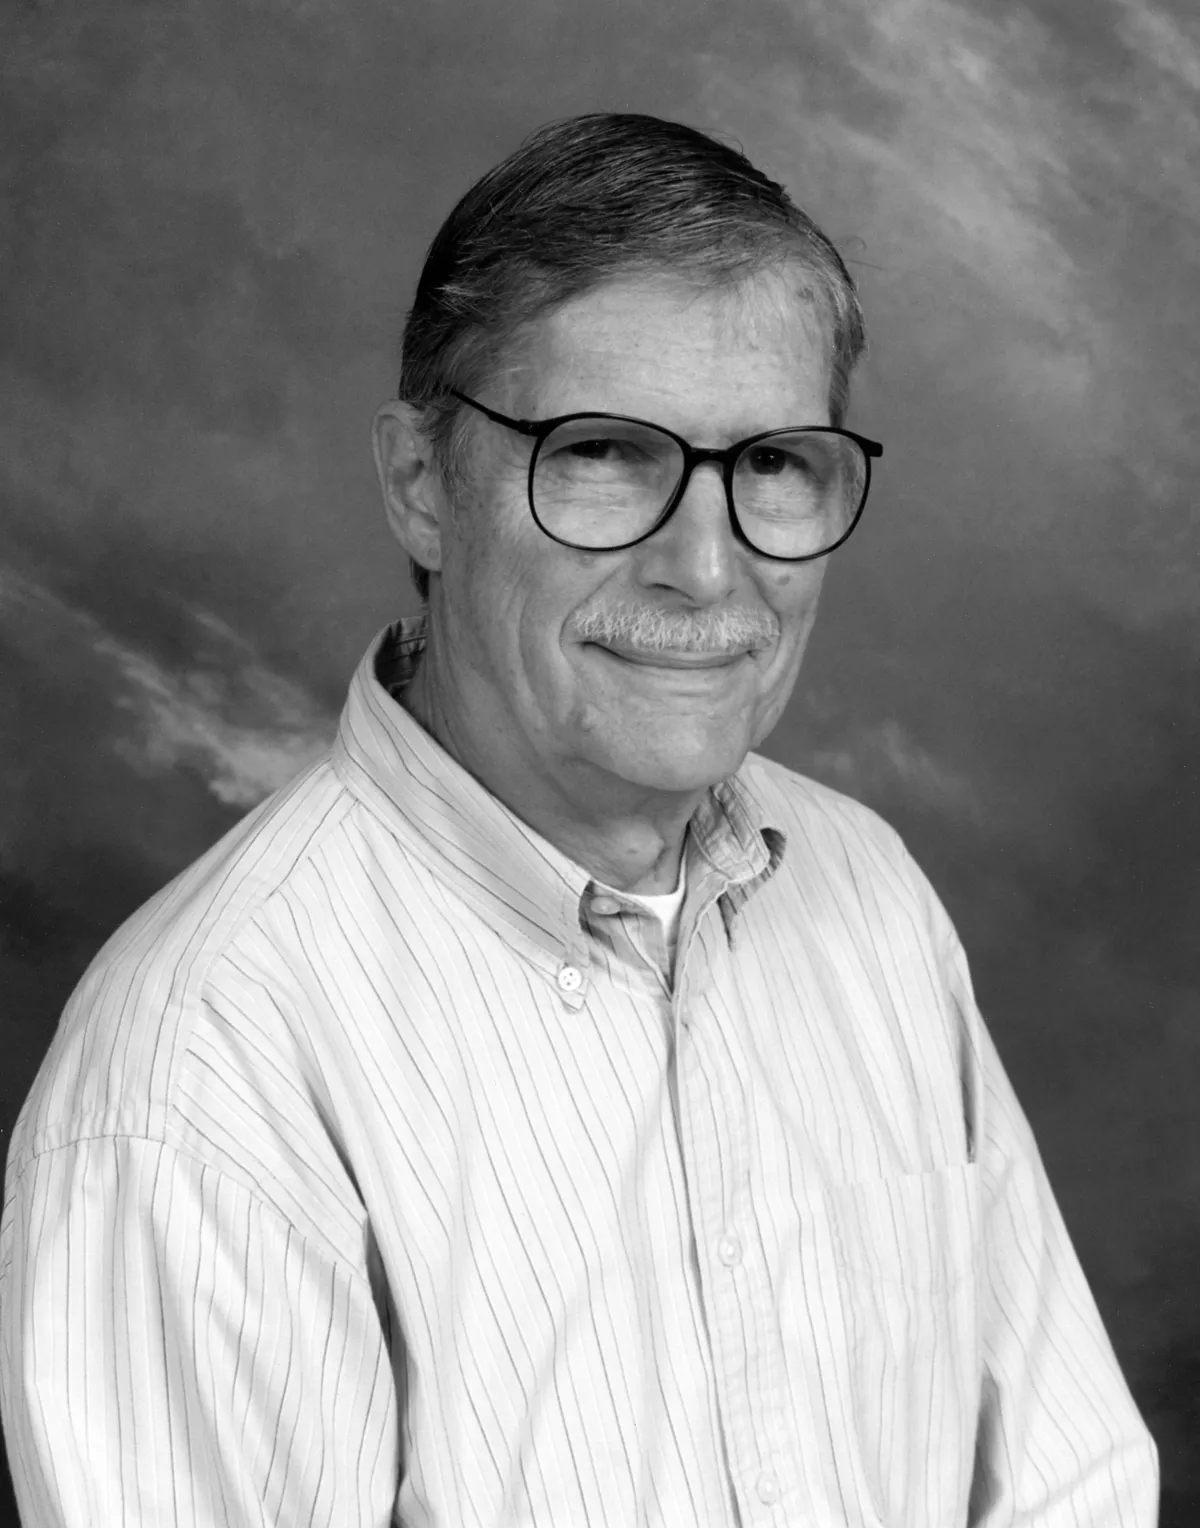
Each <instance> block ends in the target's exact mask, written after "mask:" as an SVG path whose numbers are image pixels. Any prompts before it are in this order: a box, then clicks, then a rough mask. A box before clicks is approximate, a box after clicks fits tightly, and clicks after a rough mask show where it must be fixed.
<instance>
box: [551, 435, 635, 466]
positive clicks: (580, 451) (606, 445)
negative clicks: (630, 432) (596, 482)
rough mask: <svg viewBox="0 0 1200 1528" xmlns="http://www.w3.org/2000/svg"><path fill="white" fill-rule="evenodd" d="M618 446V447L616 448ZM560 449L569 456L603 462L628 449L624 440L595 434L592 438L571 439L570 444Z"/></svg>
mask: <svg viewBox="0 0 1200 1528" xmlns="http://www.w3.org/2000/svg"><path fill="white" fill-rule="evenodd" d="M618 448H620V449H618ZM560 449H562V450H565V451H567V452H569V454H570V455H571V456H578V457H581V458H582V459H583V460H584V461H589V462H605V461H611V460H613V459H614V458H616V457H617V456H619V455H621V454H622V452H623V451H627V450H628V444H627V442H625V441H616V440H612V439H611V438H605V437H603V436H596V437H595V438H594V439H592V440H573V441H572V442H571V444H570V445H568V446H563V447H561V448H560Z"/></svg>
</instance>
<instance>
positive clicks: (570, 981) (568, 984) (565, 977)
mask: <svg viewBox="0 0 1200 1528" xmlns="http://www.w3.org/2000/svg"><path fill="white" fill-rule="evenodd" d="M558 986H559V990H560V991H561V992H578V991H579V989H580V987H582V986H583V973H582V972H581V971H580V969H579V967H578V966H559V968H558Z"/></svg>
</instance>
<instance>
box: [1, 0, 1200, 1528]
mask: <svg viewBox="0 0 1200 1528" xmlns="http://www.w3.org/2000/svg"><path fill="white" fill-rule="evenodd" d="M595 109H622V110H642V111H650V112H654V113H656V114H658V115H663V116H670V117H677V118H680V119H682V120H684V121H687V122H690V123H692V124H694V125H695V126H698V127H701V128H703V129H706V130H708V131H711V132H715V133H718V134H720V135H724V136H727V137H729V138H731V139H734V140H736V141H738V142H739V143H741V145H742V146H743V147H744V148H745V150H746V151H747V153H748V154H749V155H750V157H751V158H752V159H754V160H755V161H756V162H757V163H759V164H761V165H762V166H763V167H764V168H765V169H766V170H768V171H769V172H770V173H772V174H773V175H775V176H776V177H777V178H779V179H781V180H783V181H784V182H785V183H786V184H787V185H788V187H789V188H790V189H791V191H792V192H793V194H794V195H795V196H796V198H797V199H798V200H799V201H800V202H801V203H802V204H803V205H804V206H805V207H806V208H807V209H808V210H809V211H810V212H811V213H812V214H813V215H814V216H815V217H816V218H817V220H818V221H819V222H820V223H821V224H822V226H823V227H824V228H825V229H826V231H827V232H828V233H829V234H830V235H831V236H832V237H833V238H834V239H835V241H836V242H837V243H838V244H839V246H840V247H841V248H842V250H843V252H844V253H845V254H846V256H847V258H848V260H849V261H850V263H851V266H852V269H853V270H854V271H855V273H856V275H857V277H858V278H859V281H860V285H861V289H862V294H863V298H864V302H865V305H866V308H867V314H868V320H869V324H870V335H871V351H870V355H869V358H868V360H867V362H866V363H865V365H864V367H863V369H862V371H861V373H860V376H859V379H858V384H857V387H856V392H855V401H854V408H853V411H852V417H851V423H852V424H853V425H854V426H855V427H856V428H858V429H860V430H862V431H863V432H864V433H866V434H869V435H872V436H874V437H875V438H877V439H879V440H882V441H884V442H885V444H886V448H887V450H886V455H885V457H884V459H883V462H882V463H881V464H880V470H879V472H878V474H877V477H876V482H875V487H874V489H873V497H872V502H871V504H870V505H869V506H868V510H867V513H866V515H865V517H864V520H863V523H862V525H861V526H860V528H859V530H858V531H857V532H856V534H855V537H854V539H853V541H852V542H851V543H850V544H849V545H848V546H847V548H846V549H845V550H844V551H843V552H841V553H839V554H837V557H836V559H835V566H834V567H833V568H832V569H831V573H830V577H829V579H828V581H827V584H826V592H825V597H824V602H823V608H822V614H821V618H820V620H819V621H818V625H817V630H816V634H815V636H814V639H813V642H812V645H811V647H810V651H809V657H808V659H807V662H806V668H805V671H804V673H803V675H802V676H801V682H800V685H799V687H798V690H797V693H796V697H795V699H794V700H793V702H792V705H791V707H790V709H789V711H788V712H787V714H786V716H785V718H784V720H783V722H782V723H781V724H780V726H779V728H778V730H777V732H776V733H775V735H774V736H773V738H772V739H771V742H770V744H769V745H768V750H767V751H768V752H770V753H771V754H773V755H774V756H775V757H777V758H779V759H782V760H783V761H784V762H786V763H787V764H789V765H792V766H793V767H795V768H798V769H801V770H805V771H808V772H811V773H812V774H815V775H817V776H819V777H820V778H822V779H824V780H827V781H829V782H830V783H832V784H834V785H836V786H839V787H840V788H842V789H844V790H846V791H848V792H849V793H850V794H852V795H855V796H858V797H860V798H861V799H863V800H865V801H867V802H868V803H869V804H871V805H872V806H874V807H876V808H877V809H878V810H880V811H881V812H882V813H883V814H884V815H885V816H886V817H887V818H888V819H889V820H890V821H891V822H892V823H893V824H894V825H895V826H896V827H898V828H899V829H900V830H901V832H902V833H903V834H904V836H905V838H906V839H907V841H908V843H909V845H910V847H911V848H912V849H913V851H914V852H915V854H916V855H917V858H918V859H919V860H920V862H921V863H922V865H923V866H924V867H925V869H926V870H927V871H928V873H929V874H930V876H931V877H932V879H933V881H934V883H935V885H936V886H937V887H938V888H939V890H940V892H941V893H942V895H943V897H944V899H945V901H946V903H947V905H948V906H949V908H950V911H951V913H952V915H953V916H954V918H955V920H956V922H957V924H958V926H959V929H960V931H961V933H962V935H963V938H964V942H965V943H966V946H967V949H968V952H969V953H970V955H971V958H972V964H973V970H974V974H975V979H976V985H977V989H978V992H979V995H980V999H981V1002H982V1005H983V1007H984V1010H985V1013H986V1014H987V1016H988V1019H989V1022H990V1024H991V1027H992V1029H993V1031H994V1033H995V1036H996V1039H997V1042H998V1044H999V1047H1000V1050H1001V1052H1002V1054H1003V1056H1004V1058H1005V1061H1006V1063H1007V1065H1008V1067H1009V1069H1010V1071H1011V1073H1012V1075H1013V1078H1014V1081H1015V1082H1016V1085H1017V1087H1018V1090H1019V1092H1020V1095H1021V1097H1022V1100H1023V1102H1024V1104H1025V1106H1026V1109H1027V1111H1028V1113H1029V1114H1030V1116H1031V1118H1032V1120H1033V1123H1034V1126H1035V1129H1036V1130H1037V1133H1038V1137H1039V1140H1040V1142H1041V1145H1042V1149H1043V1154H1044V1156H1045V1158H1046V1161H1047V1165H1048V1167H1049V1170H1050V1173H1051V1177H1052V1179H1053V1181H1054V1183H1055V1186H1056V1188H1057V1190H1058V1194H1059V1198H1060V1200H1061V1202H1062V1205H1063V1209H1064V1212H1065V1214H1066V1217H1067V1220H1068V1222H1069V1224H1070V1226H1071V1229H1072V1232H1073V1234H1074V1237H1075V1240H1076V1243H1077V1246H1078V1249H1079V1252H1080V1255H1081V1257H1082V1259H1083V1262H1084V1265H1085V1267H1086V1269H1087V1272H1088V1274H1089V1277H1090V1279H1091V1281H1092V1284H1093V1287H1094V1289H1095V1291H1096V1294H1097V1298H1098V1300H1099V1302H1100V1304H1101V1307H1102V1309H1103V1312H1104V1315H1105V1318H1106V1320H1107V1322H1108V1325H1109V1329H1110V1331H1111V1333H1112V1336H1113V1340H1114V1342H1115V1344H1116V1346H1117V1349H1118V1352H1119V1354H1120V1357H1121V1360H1122V1362H1123V1364H1124V1366H1125V1369H1126V1372H1127V1374H1128V1376H1129V1379H1130V1382H1131V1384H1132V1385H1133V1387H1134V1390H1135V1393H1136V1394H1137V1396H1138V1399H1139V1401H1140V1403H1141V1405H1142V1407H1143V1409H1144V1410H1145V1412H1146V1414H1147V1416H1148V1417H1149V1419H1150V1421H1151V1424H1152V1426H1153V1428H1154V1431H1155V1433H1156V1436H1157V1438H1158V1441H1159V1445H1160V1449H1161V1451H1162V1457H1163V1469H1164V1481H1165V1485H1166V1488H1167V1494H1166V1497H1165V1504H1164V1514H1163V1528H1183V1525H1192V1524H1194V1523H1195V1522H1198V1521H1200V1515H1198V1513H1200V1299H1198V1293H1197V1291H1198V1288H1200V1112H1198V1110H1197V1107H1196V1102H1195V1097H1196V1090H1197V1078H1198V1075H1200V997H1198V976H1200V945H1198V939H1197V930H1198V927H1200V855H1198V849H1200V831H1198V830H1200V790H1198V788H1197V765H1196V759H1197V755H1198V752H1200V701H1198V699H1197V685H1196V674H1197V666H1198V663H1200V611H1198V601H1197V596H1196V585H1197V573H1198V572H1200V517H1198V515H1197V511H1196V507H1195V500H1194V496H1193V491H1192V483H1193V481H1194V479H1195V477H1196V475H1197V468H1198V467H1200V433H1198V429H1197V426H1198V423H1200V420H1198V417H1197V415H1198V402H1197V400H1198V399H1200V361H1198V359H1197V357H1198V354H1200V346H1198V344H1197V327H1198V325H1197V320H1198V317H1200V280H1198V277H1200V270H1198V267H1200V255H1198V253H1197V252H1198V251H1200V173H1198V169H1200V18H1198V15H1197V12H1196V11H1195V10H1194V9H1193V7H1192V5H1191V3H1190V0H1030V3H1027V4H1024V5H1016V4H1008V3H1006V0H955V3H952V0H753V3H749V4H744V5H737V6H730V5H727V4H721V3H717V0H689V3H687V4H683V3H680V0H655V4H654V5H653V6H650V5H645V4H642V3H641V0H638V3H622V0H522V3H521V4H520V5H519V6H518V5H508V4H497V3H489V0H436V3H428V0H426V3H423V4H419V5H418V4H415V3H407V0H391V3H384V0H357V3H353V4H350V5H347V4H345V3H344V0H343V3H338V4H334V3H333V0H237V3H234V0H205V3H203V4H200V3H185V0H176V3H166V0H161V3H155V0H90V3H88V4H84V3H82V0H56V3H38V4H34V3H28V0H26V3H16V0H8V3H5V4H3V5H2V6H0V205H2V211H0V1022H2V1023H3V1026H4V1030H3V1035H4V1053H3V1054H4V1056H5V1059H6V1063H7V1064H6V1066H5V1067H4V1070H3V1072H2V1073H0V1126H2V1127H3V1130H4V1137H5V1140H7V1135H8V1132H9V1129H10V1128H11V1122H12V1120H13V1118H14V1117H15V1114H16V1111H17V1109H18V1108H19V1106H20V1104H21V1102H22V1100H23V1098H24V1095H25V1093H26V1091H27V1089H28V1087H29V1085H30V1082H31V1081H32V1077H33V1073H34V1071H35V1069H36V1067H37V1064H38V1062H39V1061H40V1059H41V1056H42V1054H43V1053H44V1051H45V1049H46V1046H47V1044H48V1043H49V1040H50V1036H51V1033H52V1031H53V1027H54V1024H55V1022H56V1020H57V1016H58V1013H59V1011H60V1009H61V1006H62V1003H63V1001H64V1000H65V998H66V996H67V994H68V992H69V991H70V989H71V987H72V986H73V985H74V983H75V981H76V980H77V979H78V977H79V975H80V974H81V972H82V970H83V968H84V966H85V965H86V963H87V961H88V960H89V959H90V958H91V956H92V955H93V954H94V953H95V951H96V949H97V948H98V947H99V945H100V943H101V942H102V941H103V939H104V938H105V937H106V936H107V935H108V934H109V933H110V932H111V931H112V930H113V929H114V928H115V926H116V925H117V924H118V923H119V922H120V921H121V919H122V918H123V917H125V916H126V915H127V914H128V913H129V912H130V911H132V909H133V908H134V907H135V906H136V905H137V904H138V903H139V902H140V901H142V900H143V899H144V898H145V897H146V896H148V895H149V894H150V893H151V892H153V891H154V890H156V889H157V887H158V886H160V885H161V884H162V883H163V882H164V881H165V880H166V879H168V878H169V877H170V876H171V875H172V874H174V873H175V871H177V870H178V869H180V868H181V867H182V866H183V865H184V864H186V863H187V862H188V861H189V860H191V859H192V858H194V857H195V856H196V855H197V854H198V853H199V852H200V851H201V850H202V849H203V848H205V847H206V846H207V845H208V844H209V843H211V842H212V841H213V840H214V839H215V838H216V837H217V836H219V834H220V833H221V832H223V831H224V830H225V829H226V828H227V827H228V826H230V825H231V824H232V823H233V822H234V821H235V820H236V819H237V817H238V816H239V815H240V814H241V813H242V812H244V811H245V810H246V808H248V807H249V806H251V805H252V804H253V803H254V802H256V801H257V800H259V799H260V798H261V797H262V795H263V794H264V793H266V792H267V791H269V790H271V789H272V788H274V787H275V786H276V785H278V784H280V783H282V782H283V781H284V780H286V779H287V778H288V777H289V776H290V775H291V774H292V773H294V771H295V770H296V769H297V768H299V767H300V766H301V765H303V764H304V763H306V762H307V761H308V760H309V759H310V758H311V757H313V756H314V755H315V754H316V753H317V752H319V751H320V749H321V748H322V747H323V746H324V745H325V743H326V741H327V740H328V738H329V736H330V734H331V731H332V728H333V726H334V724H335V721H336V716H337V712H338V709H339V706H340V703H341V697H342V694H343V692H344V688H345V685H346V682H347V680H348V678H349V675H350V673H351V671H352V669H353V666H354V664H355V662H356V660H357V659H358V657H359V656H360V654H361V652H362V651H363V650H364V649H365V647H366V645H367V643H368V642H369V641H370V639H371V637H372V636H373V634H374V632H375V631H376V630H377V629H378V628H379V627H380V626H381V625H383V624H384V623H385V622H386V621H388V620H390V619H393V618H394V617H395V616H396V615H397V614H400V613H405V612H408V611H411V610H412V608H413V596H412V592H411V589H410V587H409V585H408V582H407V574H406V565H405V562H404V559H403V557H402V556H401V554H400V552H399V550H398V548H396V547H395V546H394V544H393V543H391V541H390V540H389V538H388V535H387V532H386V529H385V527H384V524H383V519H382V513H381V511H380V510H379V508H378V506H377V503H376V489H375V486H374V479H373V472H372V468H371V463H370V458H369V450H368V428H369V421H370V417H371V414H372V412H373V410H374V408H375V406H376V405H377V404H378V403H379V402H380V401H381V400H382V399H383V398H384V397H385V396H387V395H388V394H389V393H390V392H391V390H392V387H393V380H394V376H395V372H396V356H397V338H398V334H399V329H400V326H401V323H402V321H403V316H404V312H405V309H406V307H407V303H408V301H409V297H410V294H411V291H412V287H413V284H414V282H415V278H416V275H417V272H418V270H419V266H420V261H421V258H422V255H423V252H424V249H425V247H426V245H427V244H428V242H429V240H430V238H431V237H432V235H433V233H434V232H435V230H436V228H437V226H438V224H439V222H440V221H441V219H442V217H443V216H444V215H445V213H446V212H447V211H448V210H449V207H450V206H451V205H452V203H453V201H454V200H455V199H456V198H457V197H458V196H459V195H460V194H461V193H462V192H463V191H464V190H465V189H466V187H467V186H468V185H469V184H470V183H471V181H472V180H474V179H475V178H476V177H477V176H478V175H479V174H480V173H482V171H483V170H485V169H486V168H487V167H488V166H490V165H491V164H492V163H494V162H495V161H496V160H497V159H499V158H500V157H502V156H503V155H504V154H505V153H506V152H508V151H509V150H510V149H511V148H513V147H514V146H515V145H516V143H517V142H518V141H519V140H520V139H521V137H522V136H523V135H524V134H525V133H526V132H528V131H530V130H531V129H532V128H533V127H535V126H537V125H538V124H539V123H541V122H543V121H545V120H547V119H549V118H553V117H558V116H564V115H569V114H572V113H574V112H577V111H584V110H595ZM2 1510H3V1502H0V1512H2Z"/></svg>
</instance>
